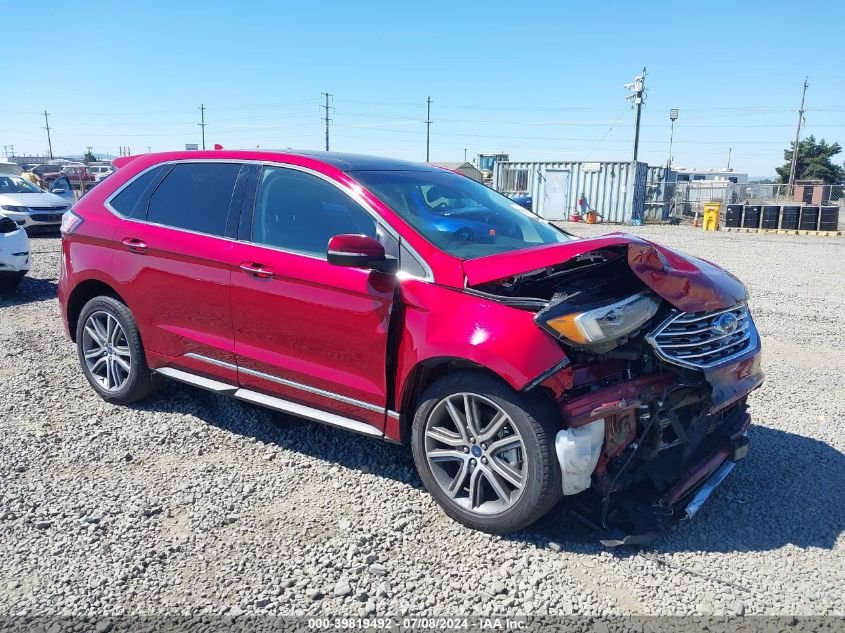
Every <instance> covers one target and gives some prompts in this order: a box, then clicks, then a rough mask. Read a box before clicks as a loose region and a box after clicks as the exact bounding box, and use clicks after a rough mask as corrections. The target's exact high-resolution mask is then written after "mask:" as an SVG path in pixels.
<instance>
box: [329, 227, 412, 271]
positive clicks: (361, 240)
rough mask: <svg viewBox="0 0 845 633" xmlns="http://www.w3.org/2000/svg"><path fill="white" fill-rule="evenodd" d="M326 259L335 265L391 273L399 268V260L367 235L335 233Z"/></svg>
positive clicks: (330, 241)
mask: <svg viewBox="0 0 845 633" xmlns="http://www.w3.org/2000/svg"><path fill="white" fill-rule="evenodd" d="M326 259H327V260H328V262H329V263H330V264H334V265H335V266H346V267H348V268H368V269H370V270H377V271H379V272H383V273H389V274H393V273H395V272H396V270H397V268H398V261H397V260H396V259H395V258H393V257H388V256H387V255H386V254H385V252H384V246H382V245H381V244H380V243H379V242H378V240H376V239H375V238H372V237H369V236H367V235H352V234H344V235H335V236H334V237H333V238H331V239H330V240H329V246H328V248H327V249H326Z"/></svg>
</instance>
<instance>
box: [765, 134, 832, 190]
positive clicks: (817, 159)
mask: <svg viewBox="0 0 845 633" xmlns="http://www.w3.org/2000/svg"><path fill="white" fill-rule="evenodd" d="M794 148H795V143H790V146H789V149H785V150H784V151H783V158H784V160H786V164H785V165H784V166H783V167H777V168H776V171H777V173H778V177H779V179H780V182H789V170H790V168H791V166H792V151H793V149H794ZM841 151H842V147H841V146H840V145H839V143H831V144H830V145H828V144H827V143H826V142H825V140H824V139H821V140H819V141H816V138H815V137H814V136H808V137H807V138H805V139H804V140H803V141H801V142H799V143H798V161H797V164H796V165H795V180H808V179H818V180H823V181H824V182H825V184H827V185H839V184H843V183H845V169H843V167H841V166H839V165H835V164H834V163H833V161H832V160H831V159H832V158H833V157H834V156H836V155H837V154H838V153H839V152H841Z"/></svg>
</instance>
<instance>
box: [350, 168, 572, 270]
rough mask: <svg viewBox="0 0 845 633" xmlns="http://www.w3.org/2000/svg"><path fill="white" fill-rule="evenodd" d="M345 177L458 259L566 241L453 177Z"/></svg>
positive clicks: (539, 221)
mask: <svg viewBox="0 0 845 633" xmlns="http://www.w3.org/2000/svg"><path fill="white" fill-rule="evenodd" d="M350 175H351V176H352V177H353V178H355V179H356V180H357V181H358V182H360V183H361V184H362V185H363V186H364V187H366V188H367V189H368V190H369V191H370V192H371V193H372V194H373V195H375V196H377V197H378V198H379V199H380V200H381V201H382V202H384V204H386V205H387V206H388V207H390V208H391V209H392V210H393V211H394V212H395V213H396V214H397V215H399V216H400V217H401V218H402V219H403V220H405V222H407V223H408V224H410V225H411V226H412V227H413V228H414V229H416V230H417V231H418V232H419V233H420V234H421V235H422V236H423V237H424V238H425V239H427V240H428V241H429V242H431V243H432V244H433V245H434V246H436V247H437V248H439V249H441V250H443V251H446V252H447V253H449V254H450V255H454V256H455V257H460V258H461V259H475V258H476V257H484V256H486V255H494V254H496V253H506V252H508V251H516V250H520V249H523V248H530V247H532V246H541V245H543V244H555V243H558V242H568V241H569V240H570V238H569V237H567V235H566V234H565V233H563V232H561V231H560V230H559V229H557V228H555V227H554V226H552V225H551V224H549V223H548V222H546V221H545V220H543V219H541V218H538V217H537V216H535V215H532V214H531V213H529V212H528V211H526V210H525V209H523V208H522V207H521V206H519V205H518V204H515V203H514V202H513V201H511V200H509V199H508V198H506V197H505V196H503V195H501V194H499V193H497V192H496V191H493V190H492V189H490V188H489V187H485V186H484V185H482V184H480V183H478V182H476V181H474V180H471V179H469V178H467V177H465V176H461V175H459V174H455V173H452V172H448V171H353V172H350Z"/></svg>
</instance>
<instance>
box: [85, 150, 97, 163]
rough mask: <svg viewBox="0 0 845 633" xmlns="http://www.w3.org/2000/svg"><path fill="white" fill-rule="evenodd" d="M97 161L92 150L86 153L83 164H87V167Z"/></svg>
mask: <svg viewBox="0 0 845 633" xmlns="http://www.w3.org/2000/svg"><path fill="white" fill-rule="evenodd" d="M96 160H97V157H96V156H94V154H93V153H91V150H90V149H89V150H88V151H87V152H85V156H83V157H82V162H83V163H85V164H86V165H88V164H90V163H93V162H94V161H96Z"/></svg>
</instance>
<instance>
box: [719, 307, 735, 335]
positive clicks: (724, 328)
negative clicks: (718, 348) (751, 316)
mask: <svg viewBox="0 0 845 633" xmlns="http://www.w3.org/2000/svg"><path fill="white" fill-rule="evenodd" d="M738 325H739V319H737V318H736V315H735V314H734V313H733V312H725V313H724V314H721V315H719V317H718V318H717V319H716V320H715V321H714V322H713V328H714V329H716V330H718V331H719V332H720V333H721V334H733V333H734V332H736V328H737V326H738Z"/></svg>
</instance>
